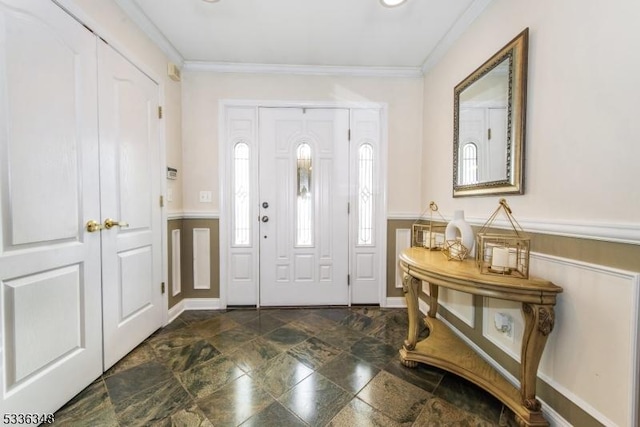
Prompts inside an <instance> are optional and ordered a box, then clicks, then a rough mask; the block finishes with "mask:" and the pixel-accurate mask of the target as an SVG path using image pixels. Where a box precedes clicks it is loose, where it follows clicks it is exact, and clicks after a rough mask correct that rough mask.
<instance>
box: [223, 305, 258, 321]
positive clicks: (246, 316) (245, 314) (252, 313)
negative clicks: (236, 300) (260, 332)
mask: <svg viewBox="0 0 640 427" xmlns="http://www.w3.org/2000/svg"><path fill="white" fill-rule="evenodd" d="M259 313H260V312H259V311H258V310H256V309H242V308H238V309H231V310H228V311H227V312H226V313H225V314H224V317H225V318H227V319H231V320H233V321H235V322H237V323H240V324H242V323H247V322H250V321H251V320H254V319H255V318H257V317H258V316H259V315H260V314H259Z"/></svg>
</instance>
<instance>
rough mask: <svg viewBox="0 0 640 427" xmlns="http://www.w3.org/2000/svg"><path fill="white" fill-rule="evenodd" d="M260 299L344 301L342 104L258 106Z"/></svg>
mask: <svg viewBox="0 0 640 427" xmlns="http://www.w3.org/2000/svg"><path fill="white" fill-rule="evenodd" d="M259 129H260V133H259V141H260V159H259V171H260V172H259V173H260V185H259V203H260V208H259V214H260V215H259V221H260V228H259V240H260V261H259V269H260V304H261V305H265V306H273V305H283V306H284V305H327V304H332V305H344V304H348V302H349V292H348V283H347V280H348V277H347V276H348V271H349V270H348V267H349V266H348V260H349V221H348V203H349V141H348V132H349V110H348V109H330V108H326V109H320V108H318V109H315V108H308V109H303V108H260V110H259Z"/></svg>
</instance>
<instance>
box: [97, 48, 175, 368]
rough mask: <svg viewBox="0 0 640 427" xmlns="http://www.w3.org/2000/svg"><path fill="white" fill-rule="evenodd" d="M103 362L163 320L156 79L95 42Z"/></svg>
mask: <svg viewBox="0 0 640 427" xmlns="http://www.w3.org/2000/svg"><path fill="white" fill-rule="evenodd" d="M98 70H99V71H98V75H99V91H98V97H99V100H100V105H99V112H100V171H101V180H100V182H101V186H100V194H101V212H102V219H103V223H105V224H106V221H107V220H108V219H111V220H113V221H114V222H118V223H120V224H121V225H114V226H112V227H111V228H105V229H103V230H102V266H103V267H102V295H103V305H104V311H103V312H104V321H103V328H104V369H105V370H106V369H108V368H109V367H110V366H112V365H113V364H114V363H115V362H117V361H118V360H119V359H120V358H121V357H122V356H124V355H126V354H127V353H128V352H129V351H131V350H132V349H133V348H134V347H136V346H137V345H138V344H139V343H140V342H142V341H143V340H144V339H145V338H146V337H148V336H149V335H150V334H151V333H152V332H153V331H155V330H156V329H158V328H159V327H160V326H161V325H162V293H161V281H162V279H161V272H162V267H161V262H162V261H161V243H162V242H161V232H160V227H161V210H160V194H161V193H160V183H159V178H160V144H159V131H158V126H159V118H158V86H157V84H156V83H154V82H153V81H152V80H151V79H149V77H147V76H146V75H145V74H143V73H142V72H141V71H140V70H138V69H137V68H136V67H135V66H133V65H132V64H131V63H130V62H129V61H127V60H126V59H125V58H124V57H122V56H121V55H120V54H119V53H118V52H116V51H114V50H113V49H112V48H111V47H110V46H108V45H107V44H105V43H103V42H102V41H101V42H99V44H98Z"/></svg>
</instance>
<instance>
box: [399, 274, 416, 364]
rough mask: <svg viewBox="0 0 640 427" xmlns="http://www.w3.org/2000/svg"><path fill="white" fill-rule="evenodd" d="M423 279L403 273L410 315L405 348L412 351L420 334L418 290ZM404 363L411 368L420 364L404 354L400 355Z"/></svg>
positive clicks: (403, 287) (404, 289)
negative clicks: (403, 355) (408, 358)
mask: <svg viewBox="0 0 640 427" xmlns="http://www.w3.org/2000/svg"><path fill="white" fill-rule="evenodd" d="M420 284H421V280H418V279H416V278H415V277H413V276H411V275H409V274H407V273H404V274H403V275H402V291H403V292H404V296H405V299H406V300H407V314H408V315H409V327H408V333H407V339H406V340H404V345H403V349H404V350H407V351H410V350H413V349H415V348H416V343H417V342H418V334H419V333H420V329H419V325H420V317H421V316H420V308H419V306H418V291H419V289H420ZM400 360H401V361H402V364H403V365H405V366H406V367H409V368H415V367H416V366H418V362H416V361H413V360H406V359H405V358H404V357H402V355H401V356H400Z"/></svg>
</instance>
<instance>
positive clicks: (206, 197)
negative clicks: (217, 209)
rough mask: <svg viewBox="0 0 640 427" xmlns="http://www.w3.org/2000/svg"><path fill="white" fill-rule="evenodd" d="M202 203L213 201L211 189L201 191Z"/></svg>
mask: <svg viewBox="0 0 640 427" xmlns="http://www.w3.org/2000/svg"><path fill="white" fill-rule="evenodd" d="M200 203H211V191H200Z"/></svg>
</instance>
